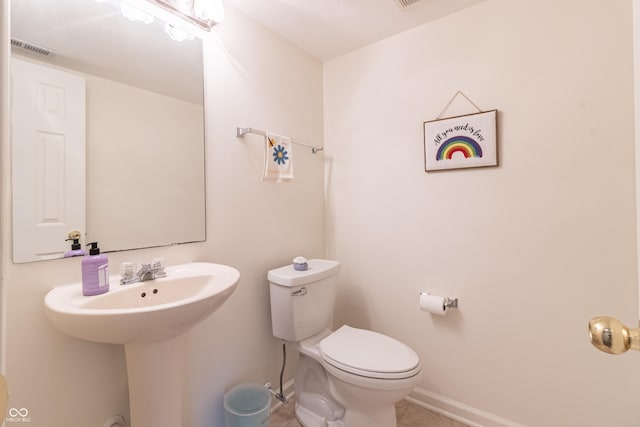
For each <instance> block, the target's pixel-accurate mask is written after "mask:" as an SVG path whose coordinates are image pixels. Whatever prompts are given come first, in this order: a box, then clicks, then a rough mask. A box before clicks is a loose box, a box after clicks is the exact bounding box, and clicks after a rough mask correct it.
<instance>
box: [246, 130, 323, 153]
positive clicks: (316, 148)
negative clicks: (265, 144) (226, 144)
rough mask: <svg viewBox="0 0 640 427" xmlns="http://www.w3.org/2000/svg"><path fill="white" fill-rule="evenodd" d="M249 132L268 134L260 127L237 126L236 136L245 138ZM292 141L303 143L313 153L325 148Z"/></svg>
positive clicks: (296, 142)
mask: <svg viewBox="0 0 640 427" xmlns="http://www.w3.org/2000/svg"><path fill="white" fill-rule="evenodd" d="M247 133H253V134H256V135H262V136H265V135H266V134H267V133H266V132H265V131H263V130H259V129H254V128H243V127H236V136H237V137H238V138H244V136H245V134H247ZM291 143H292V144H296V145H301V146H303V147H307V148H311V152H312V153H313V154H316V153H317V152H318V151H322V150H324V148H323V147H314V146H313V145H309V144H304V143H302V142H298V141H293V140H292V141H291Z"/></svg>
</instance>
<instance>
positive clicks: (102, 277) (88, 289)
mask: <svg viewBox="0 0 640 427" xmlns="http://www.w3.org/2000/svg"><path fill="white" fill-rule="evenodd" d="M87 246H91V247H90V248H89V255H88V256H86V257H84V258H83V259H82V295H85V296H89V295H99V294H103V293H105V292H107V291H108V290H109V260H108V259H107V257H106V256H105V255H104V254H101V253H100V248H98V243H97V242H92V243H89V244H88V245H87Z"/></svg>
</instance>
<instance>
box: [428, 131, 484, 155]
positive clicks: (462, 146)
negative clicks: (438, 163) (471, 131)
mask: <svg viewBox="0 0 640 427" xmlns="http://www.w3.org/2000/svg"><path fill="white" fill-rule="evenodd" d="M455 153H462V154H463V155H464V157H465V159H468V158H469V157H482V147H480V144H478V142H477V141H476V140H474V139H472V138H469V137H467V136H454V137H452V138H449V139H447V140H446V141H445V142H443V143H442V145H441V146H440V147H439V148H438V152H437V153H436V160H445V159H447V160H451V158H452V157H453V155H454V154H455Z"/></svg>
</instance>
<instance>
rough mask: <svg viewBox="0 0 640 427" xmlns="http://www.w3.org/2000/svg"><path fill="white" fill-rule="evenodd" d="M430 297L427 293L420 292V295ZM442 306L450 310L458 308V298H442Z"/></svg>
mask: <svg viewBox="0 0 640 427" xmlns="http://www.w3.org/2000/svg"><path fill="white" fill-rule="evenodd" d="M423 294H425V295H430V294H429V292H424V291H422V292H420V295H423ZM442 304H443V305H444V306H445V307H446V308H451V307H456V308H457V307H458V298H450V297H444V300H443V301H442Z"/></svg>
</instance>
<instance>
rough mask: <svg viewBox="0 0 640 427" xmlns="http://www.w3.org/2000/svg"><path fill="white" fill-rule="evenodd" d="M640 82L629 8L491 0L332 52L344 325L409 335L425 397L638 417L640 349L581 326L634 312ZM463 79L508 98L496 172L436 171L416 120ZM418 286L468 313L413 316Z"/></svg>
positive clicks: (497, 101) (332, 228)
mask: <svg viewBox="0 0 640 427" xmlns="http://www.w3.org/2000/svg"><path fill="white" fill-rule="evenodd" d="M632 84H633V75H632V21H631V2H630V1H620V2H607V3H606V4H605V3H603V2H599V1H595V0H589V1H577V0H567V1H563V2H557V1H552V0H546V1H537V2H532V1H526V2H523V1H510V0H490V1H487V2H483V3H481V4H480V5H477V6H475V7H472V8H470V9H467V10H466V11H463V12H460V13H457V14H454V15H451V16H448V17H446V18H443V19H440V20H438V21H435V22H433V23H430V24H427V25H424V26H422V27H419V28H416V29H414V30H411V31H408V32H406V33H403V34H400V35H398V36H395V37H391V38H389V39H386V40H384V41H381V42H379V43H376V44H374V45H371V46H368V47H366V48H363V49H360V50H358V51H355V52H353V53H350V54H347V55H344V56H342V57H339V58H336V59H334V60H331V61H328V62H327V63H325V66H324V85H325V89H324V90H325V110H324V111H325V144H326V147H327V153H326V155H327V156H328V158H330V159H331V164H330V167H329V168H328V169H327V171H326V174H327V181H328V189H327V200H326V205H327V224H328V226H327V236H328V238H329V239H330V240H328V243H327V246H328V250H329V253H330V255H331V256H334V257H335V258H337V259H339V260H340V261H341V262H342V263H343V264H342V265H343V270H342V273H341V277H342V282H343V283H342V284H343V287H342V291H341V293H340V294H339V296H338V298H339V301H338V307H337V313H336V322H337V323H351V324H352V325H355V326H362V327H369V328H372V329H374V330H378V331H382V332H384V333H387V334H389V335H391V336H394V337H396V338H398V339H400V340H402V341H404V342H406V343H407V344H409V345H410V346H412V347H413V348H414V349H415V350H416V351H417V352H418V353H419V355H420V357H421V360H422V363H423V367H424V371H423V372H424V376H423V378H422V382H421V384H420V388H419V390H418V391H417V392H416V393H414V397H415V398H416V399H419V400H420V399H421V400H423V401H426V402H430V403H432V404H436V405H440V406H441V407H447V408H448V409H449V410H451V411H452V412H453V413H454V414H458V415H460V414H462V415H465V414H471V415H474V416H475V415H478V417H477V418H476V421H477V422H479V423H483V424H485V425H506V424H509V421H508V420H512V421H513V422H516V423H520V424H523V425H527V426H531V427H534V426H544V427H553V426H558V427H566V426H576V425H580V426H593V427H602V426H613V425H615V426H621V427H632V426H636V425H638V424H640V415H639V414H638V412H637V411H633V410H630V408H633V407H635V406H637V404H638V401H640V388H638V387H637V379H636V378H635V375H633V374H631V375H630V374H629V373H630V372H632V371H635V370H636V369H637V366H638V364H639V363H640V354H637V353H634V354H626V355H624V356H621V357H612V356H609V355H606V354H604V353H601V352H599V351H597V350H596V349H595V348H593V347H592V346H591V345H590V344H589V342H588V341H589V340H588V333H587V322H588V320H589V319H590V318H591V317H594V316H596V315H613V316H616V317H618V318H619V319H621V320H623V321H624V322H625V323H627V324H628V325H630V326H635V324H636V322H637V319H638V309H637V301H638V295H637V294H638V290H637V277H636V246H635V236H636V234H635V227H636V225H635V205H634V196H635V187H634V134H633V86H632ZM458 90H462V91H463V92H464V93H465V94H466V95H468V96H469V97H470V98H471V99H472V100H473V101H474V102H475V103H476V104H478V105H479V106H480V107H481V108H483V109H485V110H490V109H494V108H497V109H498V110H499V111H500V113H499V135H498V138H499V159H500V166H499V167H497V168H485V169H467V170H457V171H444V172H430V173H428V174H427V173H425V172H424V154H423V153H424V152H423V133H422V123H423V121H426V120H432V119H434V118H436V117H437V116H438V115H439V113H440V112H441V110H442V109H443V108H444V107H445V105H446V103H447V102H448V101H449V99H450V98H451V97H452V96H453V95H454V94H455V93H456V91H458ZM462 105H464V103H460V102H456V106H454V110H455V111H452V113H458V112H460V110H461V109H462ZM466 112H473V107H467V111H466ZM422 290H426V291H430V292H431V293H433V294H437V295H448V296H454V297H458V298H459V303H460V307H459V309H458V310H457V311H453V312H450V314H449V315H447V316H446V317H444V318H440V317H434V316H431V315H429V314H427V313H424V312H420V311H419V310H418V295H419V293H420V291H422ZM447 399H451V401H450V400H447ZM464 405H468V406H470V407H471V408H468V407H465V406H464ZM493 416H497V417H498V418H497V419H496V418H493V419H492V417H493ZM494 421H495V422H494Z"/></svg>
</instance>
